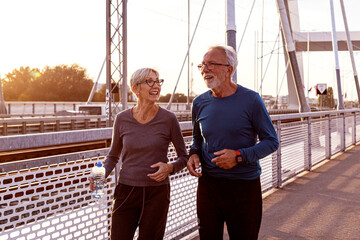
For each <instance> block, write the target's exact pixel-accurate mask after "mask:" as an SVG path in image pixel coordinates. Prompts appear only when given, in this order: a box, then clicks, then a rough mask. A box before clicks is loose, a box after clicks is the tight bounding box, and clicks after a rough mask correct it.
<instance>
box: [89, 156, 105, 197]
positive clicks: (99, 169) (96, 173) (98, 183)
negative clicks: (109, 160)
mask: <svg viewBox="0 0 360 240" xmlns="http://www.w3.org/2000/svg"><path fill="white" fill-rule="evenodd" d="M91 175H92V178H93V180H94V184H95V190H94V191H93V192H92V193H91V195H92V196H93V197H94V198H96V199H99V198H101V197H102V196H104V182H105V168H104V167H103V165H102V164H101V162H98V163H97V164H96V165H95V166H94V167H93V168H92V170H91Z"/></svg>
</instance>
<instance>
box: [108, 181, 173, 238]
mask: <svg viewBox="0 0 360 240" xmlns="http://www.w3.org/2000/svg"><path fill="white" fill-rule="evenodd" d="M169 203H170V185H169V184H167V185H161V186H154V187H134V186H128V185H124V184H121V183H119V184H118V185H117V187H116V189H115V193H114V206H113V211H112V218H111V240H133V238H134V234H135V231H136V228H137V227H138V226H139V236H138V239H139V240H148V239H151V240H157V239H158V240H161V239H163V236H164V232H165V226H166V218H167V213H168V209H169Z"/></svg>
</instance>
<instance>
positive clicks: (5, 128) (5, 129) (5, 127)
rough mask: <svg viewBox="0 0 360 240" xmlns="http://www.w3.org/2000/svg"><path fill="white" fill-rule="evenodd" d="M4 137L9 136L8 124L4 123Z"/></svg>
mask: <svg viewBox="0 0 360 240" xmlns="http://www.w3.org/2000/svg"><path fill="white" fill-rule="evenodd" d="M3 136H7V123H5V122H4V123H3Z"/></svg>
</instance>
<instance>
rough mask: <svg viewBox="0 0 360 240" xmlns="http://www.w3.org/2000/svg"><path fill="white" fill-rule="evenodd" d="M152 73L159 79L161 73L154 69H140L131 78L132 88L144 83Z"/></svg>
mask: <svg viewBox="0 0 360 240" xmlns="http://www.w3.org/2000/svg"><path fill="white" fill-rule="evenodd" d="M151 72H153V73H155V74H156V77H158V78H159V72H158V71H156V70H155V69H153V68H140V69H138V70H136V71H135V72H134V73H133V74H132V75H131V77H130V87H131V88H132V87H133V86H136V84H138V83H139V82H141V81H144V80H145V79H146V78H147V76H149V74H150V73H151Z"/></svg>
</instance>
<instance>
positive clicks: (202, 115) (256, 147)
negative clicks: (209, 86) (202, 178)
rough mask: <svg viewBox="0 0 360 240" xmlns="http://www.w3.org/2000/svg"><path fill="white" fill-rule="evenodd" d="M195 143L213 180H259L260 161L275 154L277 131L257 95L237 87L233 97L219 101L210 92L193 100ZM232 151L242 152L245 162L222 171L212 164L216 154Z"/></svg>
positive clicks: (203, 165) (277, 142)
mask: <svg viewBox="0 0 360 240" xmlns="http://www.w3.org/2000/svg"><path fill="white" fill-rule="evenodd" d="M192 122H193V143H192V146H191V151H190V152H191V153H198V154H199V156H200V159H201V166H202V171H203V172H204V173H206V174H209V175H211V176H214V177H221V178H228V179H244V180H252V179H256V178H258V177H259V176H260V174H261V167H260V164H259V159H261V158H264V157H265V156H267V155H269V154H271V153H272V152H274V151H276V149H277V148H278V146H279V141H278V138H277V134H276V131H275V129H274V126H273V124H272V121H271V119H270V116H269V114H268V112H267V110H266V107H265V105H264V103H263V101H262V99H261V97H260V96H259V94H258V93H256V92H254V91H252V90H250V89H247V88H244V87H242V86H240V85H238V88H237V90H236V92H235V93H234V94H233V95H230V96H227V97H224V98H216V97H214V96H212V94H211V91H210V90H209V91H207V92H205V93H203V94H201V95H199V96H198V97H196V98H195V99H194V101H193V106H192ZM258 139H259V142H258V141H257V140H258ZM222 149H233V150H238V151H240V152H241V155H242V156H243V159H244V162H243V163H242V164H238V165H236V166H235V167H233V168H231V169H227V170H225V169H222V168H219V167H217V166H216V164H215V163H213V162H211V159H213V158H214V157H215V155H214V152H217V151H220V150H222Z"/></svg>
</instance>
